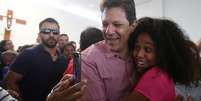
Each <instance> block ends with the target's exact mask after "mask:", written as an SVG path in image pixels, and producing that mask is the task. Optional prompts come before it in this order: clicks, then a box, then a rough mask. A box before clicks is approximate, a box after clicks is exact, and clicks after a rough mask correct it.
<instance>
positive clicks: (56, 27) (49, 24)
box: [41, 22, 59, 29]
mask: <svg viewBox="0 0 201 101" xmlns="http://www.w3.org/2000/svg"><path fill="white" fill-rule="evenodd" d="M41 28H53V29H58V28H59V27H58V25H57V24H56V23H51V22H44V23H43V24H42V26H41Z"/></svg>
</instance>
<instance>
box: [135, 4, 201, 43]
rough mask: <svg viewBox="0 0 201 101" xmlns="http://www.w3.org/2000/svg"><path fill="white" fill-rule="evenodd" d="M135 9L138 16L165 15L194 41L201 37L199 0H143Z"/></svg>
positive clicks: (200, 6) (200, 7)
mask: <svg viewBox="0 0 201 101" xmlns="http://www.w3.org/2000/svg"><path fill="white" fill-rule="evenodd" d="M136 10H137V16H138V18H140V17H143V16H151V17H162V16H165V17H167V18H169V19H172V20H174V21H175V22H177V23H178V24H179V25H180V26H181V27H182V28H183V29H184V30H185V31H186V33H187V35H188V36H189V37H190V38H191V39H192V40H193V41H194V42H197V41H198V40H199V39H200V38H201V0H143V2H141V3H139V4H137V6H136Z"/></svg>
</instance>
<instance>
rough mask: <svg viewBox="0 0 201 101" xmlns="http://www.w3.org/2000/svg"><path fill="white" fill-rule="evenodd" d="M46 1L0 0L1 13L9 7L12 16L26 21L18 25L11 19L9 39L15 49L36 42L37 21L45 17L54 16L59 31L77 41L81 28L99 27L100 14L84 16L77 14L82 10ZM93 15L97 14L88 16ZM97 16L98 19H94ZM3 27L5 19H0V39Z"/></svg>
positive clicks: (0, 38)
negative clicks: (58, 25)
mask: <svg viewBox="0 0 201 101" xmlns="http://www.w3.org/2000/svg"><path fill="white" fill-rule="evenodd" d="M47 1H48V0H0V14H1V15H6V12H7V9H11V10H13V11H14V15H13V16H14V17H15V18H20V19H23V20H26V21H27V24H26V25H19V24H16V23H15V22H14V21H13V26H12V32H11V34H12V35H11V40H13V42H14V45H15V49H17V47H18V46H20V45H25V44H33V43H36V37H37V33H38V32H39V30H38V25H39V22H40V21H41V20H43V19H45V18H47V17H53V18H55V19H56V20H57V21H58V22H59V23H60V27H61V33H67V34H68V35H69V37H70V40H74V41H76V42H77V43H78V42H79V36H80V32H81V31H82V30H83V29H85V28H86V27H88V26H96V27H100V21H99V20H101V19H99V17H98V16H99V15H100V14H90V15H87V16H89V17H88V18H86V15H79V14H82V13H85V12H84V11H83V12H79V11H76V9H71V8H68V7H67V6H65V5H59V4H58V6H55V5H57V4H56V3H57V1H55V3H54V1H51V2H47ZM48 3H51V4H48ZM52 5H54V6H52ZM78 10H79V9H78ZM68 11H73V12H78V13H73V12H68ZM97 13H99V12H97ZM93 15H97V16H95V17H93V18H90V17H91V16H93ZM81 16H82V17H81ZM83 16H85V17H83ZM94 18H95V19H94ZM97 18H98V19H99V20H96V19H97ZM5 27H6V20H5V19H4V21H1V20H0V40H2V39H3V33H4V28H5Z"/></svg>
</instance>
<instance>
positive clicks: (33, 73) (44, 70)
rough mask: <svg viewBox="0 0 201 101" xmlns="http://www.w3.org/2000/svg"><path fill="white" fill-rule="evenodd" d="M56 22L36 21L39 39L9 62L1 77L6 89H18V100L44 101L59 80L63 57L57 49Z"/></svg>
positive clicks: (57, 29) (50, 19)
mask: <svg viewBox="0 0 201 101" xmlns="http://www.w3.org/2000/svg"><path fill="white" fill-rule="evenodd" d="M59 35H60V26H59V23H58V22H57V21H56V20H55V19H53V18H47V19H45V20H43V21H42V22H40V24H39V33H38V37H39V38H40V39H41V43H40V44H39V45H36V46H34V47H32V48H29V49H26V50H24V51H23V52H22V53H21V54H19V56H18V57H17V58H16V60H15V61H14V62H13V63H12V64H11V67H10V70H9V72H8V75H7V77H6V79H5V83H6V86H7V89H11V90H14V91H16V92H17V93H19V95H20V96H19V97H20V100H24V101H45V100H46V97H47V95H48V94H49V92H50V91H51V89H52V88H53V87H54V86H55V85H56V84H57V83H58V82H59V80H60V79H61V78H62V76H63V72H64V70H65V67H66V60H65V59H64V58H62V57H61V54H60V53H59V51H57V48H56V44H57V41H58V37H59Z"/></svg>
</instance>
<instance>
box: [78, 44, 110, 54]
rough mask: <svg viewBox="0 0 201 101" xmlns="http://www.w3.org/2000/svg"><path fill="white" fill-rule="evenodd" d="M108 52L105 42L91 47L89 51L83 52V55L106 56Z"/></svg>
mask: <svg viewBox="0 0 201 101" xmlns="http://www.w3.org/2000/svg"><path fill="white" fill-rule="evenodd" d="M105 51H106V46H105V42H104V41H100V42H97V43H95V44H93V45H91V46H89V47H88V48H87V49H85V50H84V51H82V52H81V53H82V55H85V56H86V55H99V54H104V53H105Z"/></svg>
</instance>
